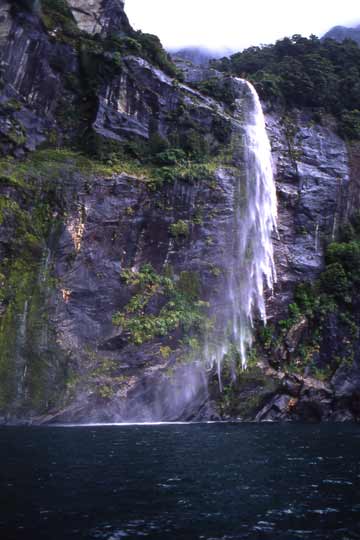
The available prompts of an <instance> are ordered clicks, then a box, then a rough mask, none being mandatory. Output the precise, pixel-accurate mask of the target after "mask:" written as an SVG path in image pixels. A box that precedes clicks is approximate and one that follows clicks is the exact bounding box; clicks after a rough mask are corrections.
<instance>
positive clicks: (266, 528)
mask: <svg viewBox="0 0 360 540" xmlns="http://www.w3.org/2000/svg"><path fill="white" fill-rule="evenodd" d="M0 467H1V471H0V539H1V540H32V539H34V540H43V539H46V540H66V539H68V538H69V539H70V538H71V539H83V538H87V539H106V540H110V539H111V540H120V539H122V538H128V539H131V538H148V539H154V540H155V539H156V540H157V539H159V540H160V539H161V540H167V539H169V540H170V539H171V540H174V539H220V538H221V539H240V538H241V539H250V540H256V539H274V540H275V539H276V540H278V539H284V540H285V539H286V540H295V539H309V540H310V539H311V540H317V539H319V540H320V539H321V540H326V539H334V540H335V539H336V540H350V539H360V427H357V426H349V425H332V426H330V425H323V426H302V425H255V424H242V425H241V424H240V425H239V424H238V425H235V424H203V425H159V426H121V427H78V428H61V427H59V428H1V429H0Z"/></svg>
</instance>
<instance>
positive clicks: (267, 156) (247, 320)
mask: <svg viewBox="0 0 360 540" xmlns="http://www.w3.org/2000/svg"><path fill="white" fill-rule="evenodd" d="M238 83H239V84H241V85H242V86H243V92H244V98H243V99H241V100H238V101H239V103H238V104H237V107H238V109H239V117H240V118H241V119H242V126H243V134H242V136H241V134H240V135H239V141H238V143H239V146H240V147H241V154H242V158H241V161H242V164H241V172H240V174H239V176H238V178H237V181H236V183H235V185H234V186H233V189H232V194H231V196H232V201H231V204H232V208H233V215H232V221H233V225H232V231H231V244H230V245H229V247H228V249H227V253H226V255H225V258H224V261H223V263H224V266H225V267H226V268H227V273H228V278H227V295H226V297H225V296H224V298H225V300H224V301H225V302H226V304H227V305H226V307H225V309H224V313H225V317H224V313H223V314H222V316H223V317H224V318H226V319H227V320H226V321H224V322H223V329H222V335H221V336H220V339H219V336H218V337H217V338H216V341H217V344H216V345H215V347H214V345H211V346H210V345H208V344H207V347H206V348H205V349H206V350H205V354H206V355H207V358H208V359H210V363H211V364H213V363H214V361H216V363H217V366H218V374H219V380H220V386H221V367H222V362H223V360H224V357H226V356H228V357H229V356H231V355H234V351H235V354H236V355H237V358H238V359H239V360H240V362H241V365H242V368H243V369H244V368H246V365H247V359H248V351H249V349H250V348H251V345H252V340H253V338H252V334H253V326H254V317H255V316H257V317H260V318H261V320H262V321H263V322H264V324H266V308H265V298H264V293H265V287H267V289H268V290H269V291H272V289H273V285H274V282H275V281H276V270H275V264H274V253H273V245H272V235H273V233H274V232H275V231H276V221H277V199H276V188H275V182H274V175H273V169H272V160H271V147H270V142H269V139H268V136H267V133H266V128H265V118H264V114H263V111H262V107H261V103H260V100H259V97H258V95H257V93H256V90H255V88H254V87H253V86H252V85H251V84H250V83H249V82H247V81H243V80H239V79H238ZM240 115H241V116H240Z"/></svg>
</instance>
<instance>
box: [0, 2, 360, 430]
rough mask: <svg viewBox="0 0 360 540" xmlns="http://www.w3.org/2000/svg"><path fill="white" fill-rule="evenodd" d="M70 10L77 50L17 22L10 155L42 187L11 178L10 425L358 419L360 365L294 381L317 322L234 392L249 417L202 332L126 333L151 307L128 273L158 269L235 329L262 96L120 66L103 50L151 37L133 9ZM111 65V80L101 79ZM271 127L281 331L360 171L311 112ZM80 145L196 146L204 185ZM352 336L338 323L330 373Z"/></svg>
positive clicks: (8, 77) (4, 373) (7, 96)
mask: <svg viewBox="0 0 360 540" xmlns="http://www.w3.org/2000/svg"><path fill="white" fill-rule="evenodd" d="M68 5H69V7H70V8H71V13H72V17H73V19H72V20H71V21H70V22H71V25H73V24H74V21H76V23H77V25H78V29H79V30H80V34H76V32H75V33H74V31H73V30H71V32H70V35H68V34H66V33H65V34H64V35H65V38H64V35H63V32H62V30H61V29H60V30H58V29H57V27H55V30H54V28H53V27H52V28H51V30H49V29H48V28H47V27H46V25H45V26H44V21H42V19H41V15H39V12H38V11H37V10H35V11H29V10H20V11H16V12H15V13H14V12H13V11H12V10H11V9H10V5H9V4H7V3H3V4H2V6H1V7H0V60H1V70H2V71H1V78H2V90H1V95H0V134H1V139H0V148H1V153H2V155H7V154H12V155H13V156H15V158H18V157H19V156H24V155H27V158H26V160H25V161H24V162H19V163H24V164H25V165H23V166H24V167H25V170H26V172H25V173H24V172H23V169H21V171H20V173H21V174H20V176H15V180H14V178H13V176H11V175H10V173H8V172H6V175H5V177H6V178H5V179H4V180H2V181H1V183H0V202H1V206H0V211H1V212H0V255H1V259H2V261H3V264H2V265H1V269H0V282H1V285H2V288H3V289H4V291H5V293H4V294H2V295H1V296H0V374H1V380H2V382H0V417H1V419H2V420H3V421H10V422H13V421H29V422H37V423H38V422H55V421H58V422H59V421H60V422H68V421H69V422H82V421H93V422H95V421H98V422H106V421H140V420H143V421H144V420H179V419H182V420H194V419H199V420H202V419H218V418H226V417H230V418H240V419H243V420H244V419H246V420H248V419H256V420H257V421H274V420H276V421H278V420H301V421H303V420H311V421H319V420H354V419H358V418H359V414H360V407H359V399H360V398H359V395H360V393H359V389H360V383H359V369H360V368H359V365H360V364H359V362H360V359H359V358H355V359H354V363H353V365H341V366H340V367H339V369H338V370H337V371H336V373H334V375H333V377H332V379H331V380H329V381H326V382H324V381H320V380H317V379H316V378H314V377H311V376H307V375H306V374H305V375H304V376H299V375H294V374H289V373H285V371H284V370H283V365H282V363H281V362H282V360H281V359H283V362H284V363H285V364H286V361H287V358H288V356H289V354H291V352H292V351H293V350H295V348H296V347H297V345H298V344H299V343H301V340H302V339H303V335H304V334H305V333H306V331H307V323H306V320H304V321H300V322H299V323H298V324H297V326H296V327H292V328H291V329H290V330H289V332H288V334H287V336H286V339H285V340H284V343H283V344H282V345H281V347H282V348H281V350H279V354H278V358H277V359H276V362H278V364H279V365H278V367H277V369H274V367H269V365H268V362H267V361H265V360H263V361H261V362H259V365H258V366H257V367H256V370H255V371H254V372H253V371H251V370H250V371H249V373H247V374H244V375H243V376H242V377H240V380H239V384H238V385H235V386H234V387H232V389H231V392H232V399H233V401H234V402H235V406H234V407H232V408H231V407H230V408H229V407H227V406H224V401H225V400H226V399H227V395H226V394H220V392H219V386H218V384H217V379H216V373H214V370H213V369H211V368H208V369H206V367H205V365H206V364H204V363H203V362H199V361H197V360H198V359H199V356H200V355H199V351H198V347H199V344H198V342H197V340H196V336H195V335H194V334H191V333H190V335H186V333H184V332H183V331H181V330H179V329H176V330H173V331H170V332H165V333H163V334H162V335H157V336H155V337H153V338H152V339H148V340H143V342H141V343H139V342H134V340H133V339H131V336H129V334H128V333H127V332H126V331H124V330H123V328H122V327H121V325H116V324H114V319H113V318H114V315H115V314H116V313H119V312H122V311H124V309H126V308H127V306H128V305H129V302H131V301H134V297H135V299H136V296H137V295H138V294H139V290H138V289H136V287H137V286H138V285H135V286H134V285H131V284H129V283H128V282H126V280H124V277H123V275H124V271H127V272H129V271H130V272H131V271H132V272H135V273H136V272H139V271H140V269H141V268H142V267H143V266H144V265H145V264H151V266H152V268H153V270H154V271H155V272H156V274H157V275H158V276H161V277H162V278H164V277H167V278H168V279H171V280H172V282H173V284H175V286H177V284H179V283H180V284H181V283H182V282H183V281H184V282H186V284H187V287H190V291H192V290H193V289H192V288H191V287H193V286H196V287H195V288H196V295H197V296H198V299H200V300H201V301H202V303H203V305H204V307H205V311H204V320H205V319H206V320H208V321H209V322H211V323H212V324H215V325H216V317H221V313H222V309H223V308H222V296H223V293H222V291H223V290H224V287H226V279H227V277H226V274H227V271H226V254H227V253H228V252H229V249H230V248H229V246H230V245H231V237H232V227H233V206H234V196H235V195H234V194H235V191H236V186H238V184H239V182H241V178H242V175H243V167H244V164H243V155H242V152H241V141H242V137H243V129H244V126H243V118H242V108H241V107H243V108H244V110H245V108H246V102H247V99H248V97H249V96H248V94H247V90H246V84H245V83H244V82H242V81H241V80H239V79H229V80H227V84H228V88H230V90H231V92H232V95H234V96H235V97H236V98H237V99H238V100H239V103H241V104H242V105H241V106H239V107H238V108H236V107H235V108H234V107H230V106H229V105H228V104H226V103H223V102H221V101H218V100H215V99H214V98H213V97H210V96H208V95H203V94H202V93H200V92H199V91H198V90H196V89H194V88H193V87H192V86H191V85H193V84H198V83H201V82H203V81H206V80H208V79H209V78H217V79H221V78H222V77H223V75H221V74H220V73H218V72H214V70H211V69H208V68H202V67H194V66H191V65H190V64H187V63H185V64H184V63H182V64H181V63H179V64H178V67H180V68H181V69H182V70H183V79H184V82H179V81H178V80H176V79H173V78H172V77H171V76H169V75H168V74H165V73H164V71H162V70H161V69H160V68H159V65H158V64H156V62H155V61H153V62H152V61H151V60H150V58H149V55H148V56H147V57H146V58H145V57H144V56H141V55H139V54H136V53H135V52H134V51H133V52H132V53H131V52H129V51H128V50H126V51H125V52H124V51H123V50H122V49H121V51H122V52H121V55H120V56H121V58H120V60H119V54H118V52H119V51H118V50H116V51H115V50H112V49H104V50H103V51H102V52H101V53H100V52H99V43H100V42H101V43H102V41H101V40H105V41H106V39H107V36H109V35H110V34H112V33H113V32H115V33H117V38H119V39H120V46H124V42H123V41H121V40H122V39H123V38H125V39H126V37H128V36H129V35H131V36H132V39H134V34H131V32H130V27H129V24H128V21H127V18H126V15H125V12H124V5H123V2H120V1H115V0H108V1H105V0H103V1H102V2H101V1H100V0H93V1H92V2H82V1H80V0H79V1H76V0H69V1H68ZM71 28H73V27H72V26H71ZM96 34H98V35H97V36H96ZM76 40H77V41H76ZM79 40H80V41H79ZM89 40H90V45H89ZM91 40H93V41H91ZM74 42H75V43H76V46H74ZM130 45H131V46H133V43H132V42H131V43H130ZM127 46H128V43H127ZM79 50H80V53H79ZM101 55H102V56H101ZM99 66H102V67H103V66H105V67H106V68H104V69H103V70H101V72H100V74H101V76H100V77H97V76H96V77H95V76H94V70H95V68H96V69H97V70H98V69H99ZM97 74H98V73H97V72H96V75H97ZM65 113H66V114H65ZM74 119H75V120H74ZM266 119H267V129H268V134H269V137H270V140H271V144H272V150H273V157H274V167H275V169H276V181H277V190H278V200H279V224H278V236H277V235H274V239H273V240H274V246H275V257H276V263H277V271H278V282H277V285H276V288H275V291H274V294H273V295H272V296H271V297H269V298H268V315H269V319H270V322H273V323H276V322H277V321H278V320H280V319H282V318H284V317H285V316H286V314H287V311H288V306H289V303H291V301H292V299H293V294H294V287H295V285H296V284H297V283H299V282H302V281H309V280H310V281H311V280H314V279H316V277H317V276H318V275H319V273H320V272H321V271H322V269H323V267H324V249H325V244H326V242H327V241H328V239H329V238H331V237H334V238H335V237H336V235H337V230H338V227H339V226H340V225H341V224H342V223H343V222H344V221H345V220H346V219H347V217H348V216H349V214H350V213H351V211H352V205H353V204H354V203H353V201H354V200H356V197H358V196H359V195H358V191H359V190H358V183H357V182H358V177H357V175H356V174H354V168H353V167H352V166H351V156H350V155H349V152H348V150H347V147H346V145H345V143H344V141H342V140H341V139H339V137H338V136H337V135H336V134H335V130H334V128H333V127H332V126H331V124H330V123H329V124H328V125H327V126H319V125H315V124H314V123H312V122H311V121H310V120H309V118H308V117H307V113H306V111H295V112H293V113H292V116H291V117H289V116H288V115H285V113H284V111H282V110H280V109H279V110H277V111H269V112H268V113H267V115H266ZM75 133H76V134H77V136H78V135H79V133H80V134H81V135H80V136H81V138H84V139H86V138H87V137H89V134H90V135H91V137H92V139H91V140H96V141H97V140H100V141H101V144H103V145H105V146H106V145H123V144H129V145H130V146H131V145H133V146H131V148H134V147H135V149H136V148H138V147H140V148H141V145H142V144H145V145H146V144H151V143H152V141H153V140H154V134H155V135H156V137H157V140H160V142H161V141H164V140H165V141H170V146H171V145H173V146H175V145H176V144H179V141H183V140H187V139H186V138H187V137H189V134H190V135H191V137H190V139H191V141H193V140H195V142H196V144H200V143H201V145H202V146H201V148H203V147H206V148H207V151H208V152H209V157H208V158H207V160H208V162H207V163H206V167H201V166H200V167H199V166H196V167H197V168H196V167H195V169H194V170H195V172H196V174H195V173H194V171H193V169H192V168H191V166H190V165H188V167H187V168H186V167H185V166H184V167H185V169H186V171H187V173H186V174H187V176H186V174H184V172H183V170H182V169H181V168H180V169H176V168H174V167H173V168H172V169H171V168H170V172H171V178H170V179H167V178H166V179H165V180H164V179H162V181H161V182H160V183H159V179H158V178H157V177H156V174H157V169H156V170H155V169H154V167H153V166H146V165H145V166H141V165H139V163H138V162H137V161H136V158H133V162H132V163H131V165H132V167H126V166H125V165H124V168H123V170H121V167H120V169H119V166H118V168H117V169H114V168H113V169H112V168H111V164H110V165H108V164H107V165H106V167H107V168H106V167H105V166H103V165H102V166H99V165H98V164H95V165H93V164H92V165H91V166H90V165H89V162H88V161H84V159H85V158H83V156H81V157H79V156H78V155H77V154H76V155H75V154H74V153H72V152H65V151H64V150H61V151H60V150H59V148H58V147H61V148H63V146H66V144H68V143H69V141H73V140H74V137H75V135H74V134H75ZM54 139H55V141H56V144H55V150H54ZM199 141H200V142H199ZM136 145H138V146H136ZM42 146H45V150H41V147H42ZM39 148H40V150H39ZM116 148H118V147H117V146H115V149H116ZM36 149H38V150H37V152H35V153H34V154H32V153H31V152H32V151H34V150H36ZM115 151H116V150H115ZM32 156H35V158H34V159H35V161H34V165H31V167H30V166H28V165H26V164H28V163H30V164H31V163H32V162H31V159H32ZM50 158H51V159H50ZM49 159H50V166H48V169H49V170H50V171H51V172H50V173H49V170H48V169H46V170H45V165H44V162H47V161H46V160H49ZM109 160H110V161H111V157H110V158H109ZM9 163H10V165H9V167H10V166H11V167H13V165H14V163H15V164H16V163H18V162H17V161H16V160H15V161H11V160H10V162H9ZM127 165H129V164H128V163H127ZM15 166H16V165H15ZM26 167H27V168H26ZM34 167H35V169H34ZM15 170H17V169H15ZM174 170H175V173H174ZM189 170H190V172H191V173H192V174H195V176H196V178H195V177H193V176H191V175H190V176H189V174H190V173H189ZM29 171H30V172H29ZM44 171H45V172H44ZM169 174H170V173H169ZM19 178H20V180H19ZM33 194H35V196H33ZM9 201H11V202H9ZM33 216H35V217H33ZM12 231H15V233H14V235H12V234H13V233H12ZM174 231H175V232H174ZM178 231H180V232H178ZM35 240H36V241H35ZM4 261H6V262H4ZM19 269H20V270H19ZM24 276H26V279H25V277H24ZM189 283H190V285H191V286H190V285H189ZM138 300H139V298H138ZM165 304H166V299H165V296H164V295H163V294H161V292H156V291H155V293H154V294H152V295H151V299H150V300H149V302H148V303H147V304H146V306H145V308H144V312H145V315H146V316H148V317H149V318H150V319H151V317H157V316H158V315H159V313H161V310H162V309H163V308H164V306H165ZM209 306H210V307H209ZM144 320H145V322H146V319H144ZM214 321H215V323H214ZM341 332H342V329H341V327H340V326H339V323H338V321H335V322H334V321H332V320H330V319H329V321H328V323H327V326H326V332H325V334H326V335H324V346H323V348H322V350H321V351H320V353H319V354H320V357H321V358H320V360H321V361H324V362H325V361H326V358H325V357H326V355H327V354H332V352H333V351H332V349H334V347H335V345H334V344H335V343H337V342H338V341H339V340H340V337H341ZM10 334H11V335H12V336H13V339H11V340H10V339H9V338H8V336H9V335H10ZM340 341H341V340H340ZM339 347H340V345H339ZM340 353H341V351H340ZM279 359H280V360H281V361H280V360H279ZM276 362H275V364H276ZM225 378H226V377H225Z"/></svg>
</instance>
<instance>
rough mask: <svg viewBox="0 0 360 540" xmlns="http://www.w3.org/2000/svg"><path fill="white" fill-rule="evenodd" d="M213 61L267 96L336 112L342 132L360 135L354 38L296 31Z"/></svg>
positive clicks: (359, 67) (359, 71)
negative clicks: (321, 38)
mask: <svg viewBox="0 0 360 540" xmlns="http://www.w3.org/2000/svg"><path fill="white" fill-rule="evenodd" d="M212 65H213V67H215V68H216V69H218V70H221V71H224V72H227V73H229V74H233V75H236V76H238V77H243V78H246V79H249V80H250V81H252V82H253V83H254V85H255V87H256V89H257V91H258V92H259V93H260V95H261V97H262V98H263V99H266V100H268V101H271V102H279V103H281V104H283V105H284V106H286V107H289V108H293V107H311V108H314V109H316V110H317V111H318V112H320V113H321V112H324V113H326V112H327V113H332V114H333V115H335V116H336V118H337V119H338V120H339V125H340V131H341V133H342V135H343V136H345V137H347V138H350V139H352V138H353V139H359V138H360V48H359V46H358V45H357V43H356V42H355V41H352V40H350V39H347V40H345V41H343V42H342V43H339V42H337V41H334V40H333V39H325V40H320V39H319V38H317V37H316V36H314V35H312V36H310V37H309V38H305V37H302V36H301V35H294V36H292V37H291V38H284V39H282V40H279V41H277V42H276V43H275V44H272V45H265V46H260V47H250V48H248V49H245V50H244V51H242V52H239V53H236V54H233V55H232V56H230V57H229V58H222V59H220V60H214V61H212Z"/></svg>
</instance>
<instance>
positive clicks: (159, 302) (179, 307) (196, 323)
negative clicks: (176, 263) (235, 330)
mask: <svg viewBox="0 0 360 540" xmlns="http://www.w3.org/2000/svg"><path fill="white" fill-rule="evenodd" d="M121 276H122V279H123V280H124V282H125V283H126V284H127V286H128V287H130V289H131V291H132V293H133V295H132V297H131V300H130V301H129V303H128V304H127V305H126V306H125V308H124V310H123V311H121V312H119V313H117V314H116V315H115V316H114V318H113V322H114V324H116V325H118V326H121V328H122V331H123V332H124V334H125V335H127V336H128V338H129V340H130V341H132V342H133V343H135V344H136V345H141V344H142V343H144V342H145V341H150V340H152V339H154V338H156V337H166V336H169V335H170V334H171V333H172V332H174V331H175V330H177V329H179V328H181V329H182V330H183V331H184V332H186V333H187V332H190V331H191V330H194V329H196V328H197V329H199V328H200V327H201V325H202V324H203V322H204V309H205V308H206V307H207V304H206V302H203V301H201V300H200V299H199V296H200V283H199V280H198V277H197V275H196V274H194V273H193V272H182V273H181V274H180V276H179V277H178V279H177V280H175V279H174V277H171V275H170V276H168V275H159V274H157V273H156V272H155V270H154V269H153V267H152V266H151V265H150V264H146V265H144V266H142V267H141V268H140V270H139V271H138V272H136V271H133V270H124V271H123V272H122V275H121Z"/></svg>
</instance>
